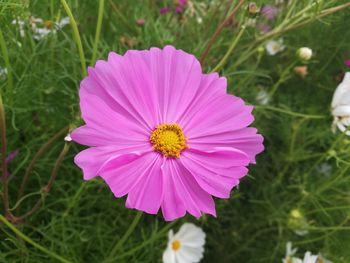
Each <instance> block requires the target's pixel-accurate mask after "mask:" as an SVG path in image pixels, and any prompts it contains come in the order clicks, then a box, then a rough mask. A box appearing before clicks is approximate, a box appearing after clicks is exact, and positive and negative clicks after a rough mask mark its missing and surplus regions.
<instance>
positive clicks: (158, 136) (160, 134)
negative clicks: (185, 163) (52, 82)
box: [150, 124, 187, 158]
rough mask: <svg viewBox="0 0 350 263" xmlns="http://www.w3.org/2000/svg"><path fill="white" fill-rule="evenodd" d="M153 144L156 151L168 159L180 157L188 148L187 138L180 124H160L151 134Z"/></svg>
mask: <svg viewBox="0 0 350 263" xmlns="http://www.w3.org/2000/svg"><path fill="white" fill-rule="evenodd" d="M150 140H151V143H152V144H153V148H154V150H155V151H158V152H161V153H162V154H164V156H166V157H176V158H179V157H180V153H181V151H182V150H183V149H185V148H186V147H187V145H186V138H185V135H184V133H183V131H182V129H181V127H180V126H179V125H178V124H160V125H158V126H157V127H156V129H155V130H154V131H153V132H152V133H151V136H150Z"/></svg>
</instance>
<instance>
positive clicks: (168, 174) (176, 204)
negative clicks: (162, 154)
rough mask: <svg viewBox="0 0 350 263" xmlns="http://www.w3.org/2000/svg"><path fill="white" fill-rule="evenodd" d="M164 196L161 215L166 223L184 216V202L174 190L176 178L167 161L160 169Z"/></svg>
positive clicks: (175, 189) (176, 190)
mask: <svg viewBox="0 0 350 263" xmlns="http://www.w3.org/2000/svg"><path fill="white" fill-rule="evenodd" d="M162 175H163V188H164V196H163V202H162V213H163V216H164V219H165V220H166V221H172V220H174V219H176V218H179V217H183V216H184V215H185V214H186V205H185V203H186V202H185V200H183V198H182V197H181V195H180V194H179V192H178V189H177V188H176V182H175V180H176V176H175V175H174V168H172V164H171V162H169V161H167V162H166V163H165V164H164V165H163V167H162Z"/></svg>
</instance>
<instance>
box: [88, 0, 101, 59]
mask: <svg viewBox="0 0 350 263" xmlns="http://www.w3.org/2000/svg"><path fill="white" fill-rule="evenodd" d="M104 3H105V1H104V0H100V1H99V5H98V17H97V25H96V34H95V41H94V46H93V50H92V58H91V62H90V65H94V64H95V61H96V55H97V46H98V43H99V41H100V33H101V28H102V20H103V11H104Z"/></svg>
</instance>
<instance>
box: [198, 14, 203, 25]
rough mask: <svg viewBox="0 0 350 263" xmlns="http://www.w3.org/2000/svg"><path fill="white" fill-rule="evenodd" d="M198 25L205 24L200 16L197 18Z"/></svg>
mask: <svg viewBox="0 0 350 263" xmlns="http://www.w3.org/2000/svg"><path fill="white" fill-rule="evenodd" d="M197 23H198V24H202V23H203V18H201V17H200V16H198V17H197Z"/></svg>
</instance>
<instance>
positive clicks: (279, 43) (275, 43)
mask: <svg viewBox="0 0 350 263" xmlns="http://www.w3.org/2000/svg"><path fill="white" fill-rule="evenodd" d="M265 48H266V52H267V54H269V55H270V56H274V55H276V54H277V53H279V52H282V51H283V50H284V49H285V48H286V47H285V45H283V39H282V38H280V39H278V40H269V41H268V42H267V43H266V46H265Z"/></svg>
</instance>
